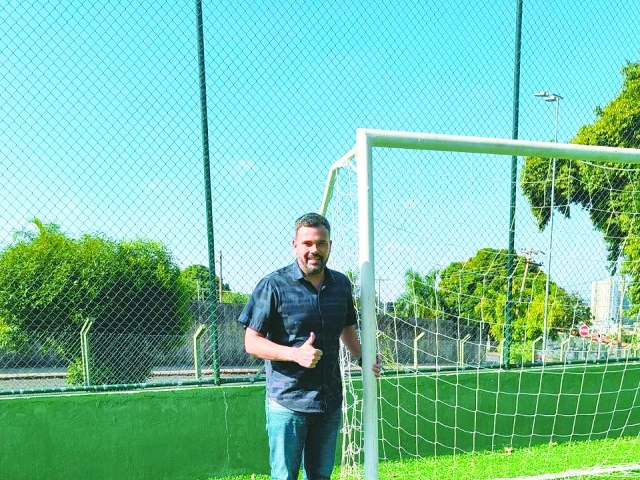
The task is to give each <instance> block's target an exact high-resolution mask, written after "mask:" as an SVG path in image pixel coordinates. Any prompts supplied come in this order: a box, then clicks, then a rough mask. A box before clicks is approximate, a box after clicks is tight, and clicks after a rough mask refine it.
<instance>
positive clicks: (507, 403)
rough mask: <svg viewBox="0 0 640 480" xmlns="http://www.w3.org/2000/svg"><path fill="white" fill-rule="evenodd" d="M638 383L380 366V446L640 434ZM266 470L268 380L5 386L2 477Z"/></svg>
mask: <svg viewBox="0 0 640 480" xmlns="http://www.w3.org/2000/svg"><path fill="white" fill-rule="evenodd" d="M639 384H640V366H638V365H636V364H626V365H625V364H610V365H589V366H585V365H583V366H580V367H564V366H563V367H557V368H554V367H549V368H545V369H527V370H524V369H517V370H508V371H497V370H473V371H469V372H457V373H456V372H452V373H440V374H438V375H431V376H420V377H412V376H402V375H387V376H385V377H384V378H383V379H381V381H380V394H381V396H382V401H381V402H380V405H381V409H380V415H381V418H382V419H383V420H382V421H381V422H380V426H379V428H380V435H381V438H384V445H383V446H384V448H381V452H382V451H384V455H385V458H387V459H393V458H398V457H399V456H400V447H402V451H403V455H406V454H413V453H418V454H420V455H434V454H436V453H437V454H446V453H452V452H453V448H454V445H455V451H456V452H461V451H470V450H472V449H475V450H488V449H497V448H498V449H500V448H503V447H504V446H507V445H510V446H514V447H517V446H526V445H532V444H533V443H547V442H549V441H558V442H562V441H567V440H582V439H587V438H590V439H595V438H602V437H605V436H619V435H638V433H639V430H640V398H639V396H638V385H639ZM398 404H400V406H401V407H402V410H403V411H404V412H406V414H404V415H402V417H401V418H398V413H397V409H396V406H397V405H398ZM398 427H401V428H398ZM416 435H418V438H420V440H419V441H416ZM381 446H382V444H381ZM267 471H268V463H267V438H266V433H265V429H264V385H243V386H223V387H204V386H203V387H194V388H188V389H187V388H180V389H174V390H170V389H168V390H143V391H134V392H108V393H107V392H105V393H92V394H69V395H61V394H58V395H50V396H32V397H20V398H8V397H4V398H3V397H0V479H2V480H19V479H44V480H72V479H83V480H84V479H91V480H103V479H104V480H106V479H118V480H122V479H127V480H138V479H153V480H160V479H167V480H179V479H189V480H196V479H206V478H209V477H213V476H222V475H231V474H240V473H245V474H247V473H266V472H267Z"/></svg>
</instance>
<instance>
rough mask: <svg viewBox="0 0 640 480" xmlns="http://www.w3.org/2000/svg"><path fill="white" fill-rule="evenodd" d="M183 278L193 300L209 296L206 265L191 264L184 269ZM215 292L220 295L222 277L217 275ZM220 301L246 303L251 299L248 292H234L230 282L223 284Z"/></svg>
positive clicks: (200, 299)
mask: <svg viewBox="0 0 640 480" xmlns="http://www.w3.org/2000/svg"><path fill="white" fill-rule="evenodd" d="M181 275H182V279H183V280H184V282H185V283H186V285H187V288H188V290H189V292H190V293H189V298H190V299H191V301H204V300H205V299H207V298H208V297H209V285H210V281H209V269H208V268H207V267H205V266H204V265H190V266H188V267H187V268H185V269H184V270H183V271H182V274H181ZM213 281H214V292H215V295H218V289H219V288H220V287H219V285H220V277H218V276H215V277H214V279H213ZM219 300H220V303H234V304H241V305H243V304H245V303H247V302H248V301H249V295H248V294H246V293H238V292H232V291H231V287H230V286H229V284H228V283H223V284H222V299H219Z"/></svg>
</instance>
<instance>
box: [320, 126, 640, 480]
mask: <svg viewBox="0 0 640 480" xmlns="http://www.w3.org/2000/svg"><path fill="white" fill-rule="evenodd" d="M376 149H401V150H424V151H438V152H460V153H470V154H482V155H499V156H512V157H525V156H526V157H540V158H561V159H567V160H576V161H589V162H599V163H602V162H607V163H619V164H625V165H628V164H640V150H636V149H626V148H615V147H602V146H586V145H577V144H563V143H551V142H536V141H527V140H513V139H499V138H486V137H470V136H458V135H443V134H433V133H419V132H405V131H387V130H375V129H358V130H357V131H356V144H355V147H354V148H353V149H352V150H350V151H349V152H347V153H346V154H345V155H344V156H343V157H342V158H341V159H339V160H338V161H337V162H335V163H334V165H333V166H332V167H331V169H330V173H329V177H328V180H327V185H326V189H325V192H324V197H323V200H322V204H321V207H320V212H321V213H323V214H324V213H326V212H327V211H328V209H329V207H330V205H331V203H332V201H333V196H334V182H335V181H336V175H337V172H338V171H339V170H340V169H342V168H353V161H354V160H355V177H356V189H355V190H356V198H357V200H356V203H357V208H356V209H355V211H356V213H355V214H356V215H357V232H358V245H357V248H358V283H359V285H358V289H359V293H358V296H359V311H360V322H361V323H360V325H361V327H360V328H361V339H362V343H363V365H365V368H363V371H362V384H363V386H362V389H363V398H362V411H361V414H362V429H363V433H362V435H363V446H364V447H363V448H364V462H363V464H364V478H366V479H367V480H377V478H378V467H379V466H378V457H379V451H378V447H379V444H380V438H379V434H378V432H379V407H380V404H381V400H380V398H379V393H378V382H377V381H376V379H375V378H374V375H373V372H372V371H371V369H369V368H366V365H371V364H373V363H374V361H375V358H376V355H377V353H378V349H379V338H378V333H379V332H378V327H377V312H378V311H379V309H380V303H381V301H382V299H381V296H380V292H379V290H380V282H381V281H382V280H383V279H381V278H380V276H379V275H378V274H377V273H376V261H375V260H376V259H375V258H374V241H375V239H374V231H375V226H374V223H375V220H374V218H375V212H374V192H375V188H376V185H375V184H374V175H373V172H374V170H375V168H376V162H375V158H374V151H375V150H376ZM554 174H555V173H554ZM552 209H553V207H552ZM507 228H508V225H505V226H504V230H505V231H506V230H507ZM510 253H512V252H510ZM524 275H525V277H526V275H527V271H526V269H525V273H524ZM376 282H378V283H376ZM524 283H525V279H523V280H522V285H523V286H524ZM514 288H515V287H514ZM521 293H522V291H521ZM545 305H546V303H545ZM385 308H386V307H385ZM436 323H437V322H436ZM421 337H422V335H416V339H417V340H415V342H418V340H419V338H421ZM468 337H469V335H467V336H466V337H464V338H459V339H457V340H456V342H457V343H456V344H457V348H458V355H459V357H458V358H460V355H461V352H462V351H463V350H464V348H465V342H467V340H468ZM486 343H487V347H488V346H489V341H488V340H487V342H486ZM480 345H481V346H482V338H480ZM532 348H534V349H535V342H534V345H533V347H532ZM561 348H562V347H561ZM414 349H417V346H416V343H414ZM534 351H535V350H534ZM416 354H417V350H415V352H414V355H416ZM545 354H546V352H543V355H545ZM415 363H416V364H415V365H414V366H415V367H417V366H418V365H417V364H418V362H417V360H416V362H415ZM463 363H464V353H462V364H463ZM506 366H507V367H508V365H506ZM497 367H498V368H501V365H497ZM436 371H437V368H436ZM416 401H417V400H416ZM416 408H417V407H416ZM452 449H453V451H455V450H456V448H455V446H453V448H452Z"/></svg>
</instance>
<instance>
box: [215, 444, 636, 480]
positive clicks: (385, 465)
mask: <svg viewBox="0 0 640 480" xmlns="http://www.w3.org/2000/svg"><path fill="white" fill-rule="evenodd" d="M589 459H591V461H589ZM637 462H640V438H638V437H629V438H621V439H614V440H593V441H588V442H572V443H561V444H556V443H551V444H548V445H538V446H535V447H529V448H522V449H505V450H503V451H500V452H485V453H476V454H460V455H450V456H439V457H430V458H424V459H415V460H405V461H403V462H395V461H393V462H380V465H379V478H380V480H396V479H402V480H481V479H496V478H500V479H503V478H521V477H533V476H537V475H540V476H541V475H545V474H553V473H561V472H566V471H570V470H579V469H585V468H586V467H585V465H587V466H594V467H606V466H615V465H624V464H631V463H637ZM629 477H632V478H640V471H635V472H632V473H630V472H627V473H626V476H625V474H624V473H618V474H616V473H608V474H606V475H604V476H603V475H601V476H597V475H595V474H590V473H585V475H578V476H575V475H573V476H571V477H570V478H572V479H582V480H585V479H596V478H600V479H601V478H608V479H612V478H629ZM332 478H335V479H339V478H340V469H339V468H336V470H335V472H334V475H333V477H332ZM346 478H347V479H353V480H355V479H358V478H361V477H360V475H358V474H352V475H346ZM554 478H569V477H568V476H566V477H565V476H558V477H554ZM209 480H269V476H268V475H256V474H254V475H241V476H232V477H216V478H211V479H209Z"/></svg>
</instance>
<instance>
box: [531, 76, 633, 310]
mask: <svg viewBox="0 0 640 480" xmlns="http://www.w3.org/2000/svg"><path fill="white" fill-rule="evenodd" d="M622 73H623V75H624V82H623V85H622V90H621V92H620V94H619V95H618V96H617V97H616V98H614V99H613V100H612V101H611V102H609V104H608V105H607V106H606V107H604V108H600V107H598V108H596V116H597V118H596V120H595V121H594V122H593V123H592V124H589V125H584V126H583V127H581V128H580V129H579V130H578V132H577V134H576V136H575V138H574V139H573V140H572V142H571V143H576V144H581V145H600V146H610V147H625V148H640V64H639V63H628V64H627V65H625V66H624V67H623V68H622ZM549 165H550V161H549V160H548V159H541V158H531V157H528V158H526V159H525V165H524V168H523V170H522V172H521V177H520V182H521V185H522V188H523V191H524V194H525V196H526V197H527V198H528V200H529V202H530V204H531V211H532V213H533V215H534V216H535V217H536V219H537V221H538V226H539V228H541V229H542V228H544V227H545V226H546V224H547V222H548V220H549V218H550V215H551V212H550V205H551V202H550V191H551V189H550V184H551V174H550V170H549V168H550V167H549ZM639 192H640V170H639V169H638V168H637V167H636V166H633V165H620V164H613V163H604V164H598V165H595V164H591V163H585V162H577V161H569V160H565V159H558V161H557V169H556V184H555V195H554V202H553V204H554V206H555V207H556V208H557V210H558V211H559V212H560V213H562V214H563V215H565V216H566V217H569V216H570V206H571V205H576V206H579V207H582V208H584V209H585V210H586V211H588V212H589V216H590V219H591V222H592V223H593V225H594V226H595V228H596V229H598V230H599V231H600V232H602V234H603V235H604V240H605V242H606V244H607V248H608V259H609V262H610V270H611V272H612V273H614V272H615V271H616V269H617V268H618V265H619V263H618V262H619V260H621V259H622V263H621V272H622V273H624V274H628V275H629V276H630V277H631V278H632V279H633V281H632V282H630V288H629V289H628V293H629V296H630V298H631V302H632V304H633V305H634V306H633V307H632V308H631V310H630V311H629V312H628V314H629V315H634V314H636V313H638V311H640V281H639V280H640V267H639V265H640V262H638V260H640V230H639V229H640V227H639V226H638V224H637V221H636V218H637V212H638V211H640V209H639V207H640V193H639Z"/></svg>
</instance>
